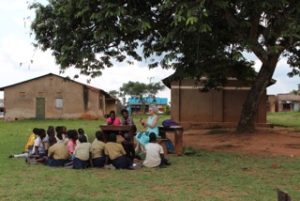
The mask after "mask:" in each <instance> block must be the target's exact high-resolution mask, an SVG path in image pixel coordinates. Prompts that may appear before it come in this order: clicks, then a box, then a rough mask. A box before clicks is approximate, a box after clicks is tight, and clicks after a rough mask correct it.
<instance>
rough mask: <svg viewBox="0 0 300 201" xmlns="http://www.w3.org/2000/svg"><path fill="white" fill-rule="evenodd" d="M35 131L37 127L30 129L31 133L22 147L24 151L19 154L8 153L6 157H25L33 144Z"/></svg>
mask: <svg viewBox="0 0 300 201" xmlns="http://www.w3.org/2000/svg"><path fill="white" fill-rule="evenodd" d="M37 132H38V128H34V129H33V130H32V133H31V134H30V135H29V137H28V139H27V142H26V144H25V147H24V152H23V153H21V154H14V155H13V154H11V155H9V156H8V157H9V158H27V157H28V155H29V154H30V153H31V152H32V149H33V144H34V140H35V138H36V136H37Z"/></svg>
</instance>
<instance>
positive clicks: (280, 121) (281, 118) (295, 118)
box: [267, 112, 300, 130]
mask: <svg viewBox="0 0 300 201" xmlns="http://www.w3.org/2000/svg"><path fill="white" fill-rule="evenodd" d="M267 120H268V122H269V123H272V124H273V125H275V126H282V127H290V128H294V129H296V130H300V123H299V122H300V112H270V113H268V115H267Z"/></svg>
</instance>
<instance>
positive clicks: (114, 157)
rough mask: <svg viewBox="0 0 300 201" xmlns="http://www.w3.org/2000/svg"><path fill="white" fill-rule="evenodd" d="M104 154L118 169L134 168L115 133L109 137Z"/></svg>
mask: <svg viewBox="0 0 300 201" xmlns="http://www.w3.org/2000/svg"><path fill="white" fill-rule="evenodd" d="M104 152H105V155H107V156H108V158H109V159H110V161H111V163H112V164H113V166H114V167H115V168H116V169H131V168H132V161H131V160H130V159H129V158H128V157H127V156H126V152H125V150H124V148H123V146H122V145H121V144H119V143H117V137H116V135H115V134H114V133H112V134H110V135H109V138H108V142H107V143H106V144H105V147H104Z"/></svg>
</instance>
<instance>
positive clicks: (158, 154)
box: [143, 133, 170, 168]
mask: <svg viewBox="0 0 300 201" xmlns="http://www.w3.org/2000/svg"><path fill="white" fill-rule="evenodd" d="M145 151H146V158H145V160H144V162H143V165H144V166H145V167H150V168H153V167H164V166H165V165H170V163H169V162H168V161H167V159H165V157H164V150H163V148H162V146H161V145H160V144H158V143H157V142H156V134H155V133H150V135H149V143H148V144H146V145H145Z"/></svg>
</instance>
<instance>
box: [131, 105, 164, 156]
mask: <svg viewBox="0 0 300 201" xmlns="http://www.w3.org/2000/svg"><path fill="white" fill-rule="evenodd" d="M156 112H157V108H156V107H155V106H154V105H152V106H150V107H149V111H148V118H147V121H145V120H143V119H141V120H140V123H141V124H142V126H143V127H144V128H145V129H146V131H145V132H139V133H138V134H137V135H136V137H135V139H136V141H137V147H136V151H139V150H140V149H142V150H144V147H145V145H146V144H148V143H149V135H150V133H154V134H155V135H156V137H158V119H159V116H158V115H157V114H156Z"/></svg>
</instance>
